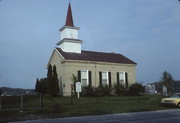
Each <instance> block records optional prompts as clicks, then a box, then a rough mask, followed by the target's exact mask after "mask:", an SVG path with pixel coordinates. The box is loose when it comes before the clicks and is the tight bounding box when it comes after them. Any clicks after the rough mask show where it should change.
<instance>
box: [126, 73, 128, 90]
mask: <svg viewBox="0 0 180 123" xmlns="http://www.w3.org/2000/svg"><path fill="white" fill-rule="evenodd" d="M125 83H126V89H127V88H128V73H125Z"/></svg>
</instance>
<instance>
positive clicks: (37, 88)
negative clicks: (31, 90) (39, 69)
mask: <svg viewBox="0 0 180 123" xmlns="http://www.w3.org/2000/svg"><path fill="white" fill-rule="evenodd" d="M35 92H39V79H38V78H37V79H36V86H35Z"/></svg>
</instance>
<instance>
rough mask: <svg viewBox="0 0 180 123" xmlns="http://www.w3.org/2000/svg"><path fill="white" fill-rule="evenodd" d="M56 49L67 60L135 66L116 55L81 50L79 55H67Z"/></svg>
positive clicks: (123, 57) (125, 58)
mask: <svg viewBox="0 0 180 123" xmlns="http://www.w3.org/2000/svg"><path fill="white" fill-rule="evenodd" d="M56 49H57V51H58V52H59V53H60V54H61V55H62V56H63V57H64V58H65V59H67V60H84V61H97V62H110V63H123V64H136V63H135V62H134V61H132V60H130V59H128V58H127V57H125V56H123V55H121V54H117V53H104V52H94V51H84V50H82V52H81V53H67V52H63V51H62V50H61V48H56Z"/></svg>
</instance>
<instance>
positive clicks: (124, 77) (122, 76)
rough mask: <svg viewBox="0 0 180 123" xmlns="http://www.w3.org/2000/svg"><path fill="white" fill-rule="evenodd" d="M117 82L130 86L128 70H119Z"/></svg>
mask: <svg viewBox="0 0 180 123" xmlns="http://www.w3.org/2000/svg"><path fill="white" fill-rule="evenodd" d="M117 83H119V84H121V85H123V86H124V87H126V88H128V73H127V72H123V71H121V72H117Z"/></svg>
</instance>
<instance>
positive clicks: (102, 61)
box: [48, 3, 137, 96]
mask: <svg viewBox="0 0 180 123" xmlns="http://www.w3.org/2000/svg"><path fill="white" fill-rule="evenodd" d="M79 29H80V28H79V27H76V26H74V22H73V16H72V10H71V4H70V3H69V6H68V12H67V17H66V22H65V25H64V26H63V27H62V28H60V30H59V31H60V34H61V38H60V41H59V42H58V43H57V47H55V48H54V50H53V52H52V55H51V57H50V59H49V62H48V65H50V64H51V65H52V66H53V65H56V68H57V74H58V78H59V88H60V91H61V92H60V94H61V95H63V96H69V95H70V94H71V84H72V75H75V76H77V77H78V81H79V82H81V84H82V86H88V85H90V86H93V87H98V86H99V85H108V86H109V87H112V86H113V85H114V84H117V83H120V84H122V85H123V86H124V87H126V88H128V87H129V86H130V85H131V84H133V83H135V81H136V70H135V69H136V65H137V63H135V62H134V61H132V60H130V59H129V58H127V57H125V56H123V55H122V54H119V53H106V52H96V51H86V50H82V49H81V46H82V44H83V43H85V41H82V40H80V39H79V38H78V32H79Z"/></svg>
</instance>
